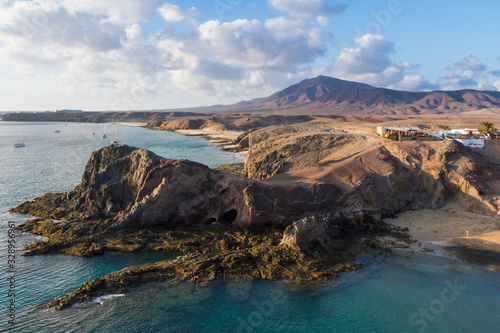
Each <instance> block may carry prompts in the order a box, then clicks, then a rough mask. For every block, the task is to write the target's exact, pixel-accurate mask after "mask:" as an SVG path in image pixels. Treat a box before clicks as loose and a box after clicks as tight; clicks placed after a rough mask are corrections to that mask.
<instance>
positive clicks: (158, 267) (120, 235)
mask: <svg viewBox="0 0 500 333" xmlns="http://www.w3.org/2000/svg"><path fill="white" fill-rule="evenodd" d="M337 222H338V221H337ZM334 223H335V222H334V221H332V220H331V219H328V218H315V217H310V218H304V219H301V220H299V221H297V222H294V223H293V224H291V225H290V226H289V227H288V228H286V229H285V230H284V231H279V230H276V229H268V230H261V231H259V232H250V231H248V230H244V229H241V228H238V227H232V226H223V225H212V226H196V227H191V228H184V229H182V228H181V229H179V228H176V229H173V230H168V229H152V230H119V231H113V232H110V231H104V232H95V231H93V227H92V223H84V222H74V221H67V222H54V221H52V220H44V219H35V220H30V221H28V222H26V223H24V224H22V225H21V226H19V227H18V229H19V230H21V231H23V232H32V233H34V234H38V235H43V236H46V238H45V239H44V240H43V241H41V242H33V243H30V244H28V245H27V246H26V250H27V252H25V253H24V255H38V254H46V253H62V254H67V255H76V256H96V255H101V254H103V253H104V252H105V251H121V252H136V251H142V250H154V251H169V252H177V253H182V254H183V255H181V256H179V257H178V258H177V259H175V260H168V261H162V262H157V263H154V264H146V265H140V266H134V267H128V268H125V269H122V270H120V271H117V272H114V273H111V274H108V275H106V276H104V277H101V278H96V279H94V280H92V281H89V282H88V283H85V284H84V285H83V286H81V287H80V288H79V289H77V290H76V291H75V292H73V293H72V294H70V295H67V296H64V297H62V298H61V299H57V300H54V301H52V302H50V303H49V304H48V305H47V307H49V308H53V309H57V310H61V309H64V308H66V307H68V306H70V305H72V304H74V303H78V302H83V301H91V300H92V298H94V297H97V296H102V295H105V294H109V293H114V292H119V293H125V292H127V291H129V290H130V289H131V288H134V287H137V286H139V285H141V284H143V283H148V282H152V281H161V280H166V279H175V280H178V281H191V282H197V283H207V282H212V281H216V280H220V279H256V278H262V279H268V280H281V281H283V280H285V281H297V282H308V283H311V282H321V281H327V280H328V279H331V278H334V277H338V274H339V273H341V272H346V271H355V270H357V269H360V268H362V267H363V266H362V264H361V263H355V257H356V255H358V254H359V253H361V252H362V251H363V250H365V249H366V248H373V249H375V250H377V251H382V247H383V245H382V244H381V243H380V242H379V241H377V240H376V238H373V235H374V234H379V235H392V237H399V238H400V239H401V240H403V241H405V240H406V241H409V239H406V236H405V235H404V233H402V232H401V231H395V230H390V229H388V228H385V227H383V226H381V227H379V228H378V230H377V231H375V232H374V230H371V231H370V232H368V231H367V230H365V229H364V228H355V229H354V230H349V232H348V233H349V234H341V230H342V227H341V226H340V225H338V224H334ZM367 237H368V238H367ZM365 239H366V241H365V242H362V241H363V240H365Z"/></svg>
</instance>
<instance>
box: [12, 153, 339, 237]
mask: <svg viewBox="0 0 500 333" xmlns="http://www.w3.org/2000/svg"><path fill="white" fill-rule="evenodd" d="M336 193H339V189H337V188H336V187H335V186H334V185H331V184H313V185H310V184H283V185H280V186H271V185H267V184H262V183H260V182H257V181H254V180H250V179H246V178H240V177H236V176H232V175H229V174H227V173H224V172H221V171H217V170H212V169H210V168H208V167H207V166H205V165H202V164H199V163H195V162H191V161H187V160H169V159H165V158H162V157H159V156H157V155H155V154H153V153H152V152H150V151H147V150H143V149H138V148H134V147H128V146H122V145H120V146H109V147H105V148H102V149H100V150H98V151H96V152H94V153H93V154H92V156H91V158H90V159H89V161H88V163H87V166H86V168H85V172H84V174H83V177H82V182H81V183H80V184H79V185H78V186H76V187H75V189H74V190H73V191H71V192H68V193H61V194H49V195H46V196H44V197H42V198H38V199H35V200H34V201H31V202H26V203H23V204H22V205H20V206H19V207H17V208H16V209H14V210H13V211H15V212H19V213H28V214H31V215H34V216H39V217H44V218H47V217H48V218H54V219H64V220H95V221H99V223H97V226H96V227H97V228H101V229H107V228H135V229H140V228H149V227H158V226H163V227H170V226H192V225H208V224H211V223H214V222H218V223H223V224H232V225H236V226H242V227H250V228H252V227H257V228H258V227H263V226H269V225H274V224H279V223H287V221H288V223H289V222H290V221H292V220H293V219H294V218H297V217H299V216H303V215H307V214H310V213H314V212H318V211H322V210H325V209H328V210H332V209H335V208H336V199H337V195H336Z"/></svg>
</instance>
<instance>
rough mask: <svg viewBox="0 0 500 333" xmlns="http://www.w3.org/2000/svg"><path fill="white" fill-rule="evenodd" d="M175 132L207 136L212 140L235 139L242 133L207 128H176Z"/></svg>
mask: <svg viewBox="0 0 500 333" xmlns="http://www.w3.org/2000/svg"><path fill="white" fill-rule="evenodd" d="M176 132H178V133H182V134H184V135H193V136H207V137H210V139H211V140H212V141H223V140H225V141H235V140H236V139H237V138H238V137H239V136H240V135H241V134H243V133H244V132H242V131H214V130H209V129H195V130H193V129H188V130H176Z"/></svg>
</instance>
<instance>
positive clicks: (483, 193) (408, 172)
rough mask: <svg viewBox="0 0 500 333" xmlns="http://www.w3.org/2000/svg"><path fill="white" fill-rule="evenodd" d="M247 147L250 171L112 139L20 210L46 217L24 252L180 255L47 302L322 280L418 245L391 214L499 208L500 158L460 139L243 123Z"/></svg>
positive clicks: (28, 226) (34, 224) (242, 143)
mask: <svg viewBox="0 0 500 333" xmlns="http://www.w3.org/2000/svg"><path fill="white" fill-rule="evenodd" d="M236 143H237V144H238V145H239V147H240V148H242V149H248V150H249V153H248V156H247V158H246V161H245V164H244V165H243V166H240V167H239V168H235V167H234V166H229V167H227V171H229V172H230V173H233V174H230V173H227V172H224V171H220V170H212V169H210V168H208V167H206V166H204V165H201V164H199V163H194V162H191V161H187V160H169V159H165V158H162V157H160V156H157V155H155V154H153V153H152V152H149V151H147V150H143V149H138V148H134V147H129V146H124V145H118V146H109V147H105V148H102V149H100V150H98V151H96V152H94V153H93V154H92V156H91V157H90V159H89V161H88V163H87V166H86V168H85V172H84V174H83V176H82V182H81V183H80V184H79V185H78V186H76V187H75V189H74V190H72V191H70V192H67V193H57V194H47V195H45V196H43V197H40V198H37V199H35V200H33V201H29V202H25V203H23V204H21V205H19V206H18V207H16V208H14V209H12V210H11V212H16V213H22V214H30V215H32V216H35V217H38V219H36V220H30V221H28V222H26V223H25V224H23V225H21V226H20V227H19V229H20V230H22V231H24V232H32V233H34V234H39V235H43V236H45V237H46V238H44V240H43V241H41V242H35V243H30V244H28V245H27V246H26V250H27V251H26V252H25V253H24V255H38V254H44V253H62V254H67V255H77V256H94V255H100V254H103V253H104V252H105V251H122V252H135V251H142V250H156V251H173V252H179V253H182V254H183V255H182V256H181V257H180V258H178V259H177V260H174V261H165V262H159V263H155V264H148V265H142V266H137V267H129V268H125V269H123V270H121V271H118V272H115V273H112V274H109V275H106V276H104V277H102V278H98V279H94V280H92V281H90V282H88V283H86V284H85V285H83V286H82V287H80V288H79V289H78V290H77V291H75V292H74V293H72V294H70V295H67V296H65V297H63V298H61V299H59V300H55V301H53V302H51V303H50V304H49V305H48V306H49V307H50V308H54V309H63V308H65V307H67V306H70V305H71V304H74V303H76V302H81V301H85V300H91V299H92V297H96V296H101V295H103V294H108V293H111V292H120V293H122V292H124V291H126V290H128V289H129V288H133V287H135V286H138V285H140V284H142V283H146V282H151V281H157V280H165V279H176V280H180V281H193V282H199V283H206V282H210V281H215V280H218V279H255V278H264V279H270V280H287V281H288V280H289V281H308V282H311V281H325V280H328V279H330V278H332V277H335V276H337V275H338V274H339V273H340V272H343V271H346V270H356V269H359V268H361V267H362V265H360V264H356V263H355V258H356V256H357V255H358V254H360V253H361V252H362V251H364V250H366V249H374V250H376V251H378V252H379V253H380V254H382V253H383V252H382V251H383V250H384V246H386V245H393V246H394V247H396V248H397V247H402V248H405V247H409V246H410V245H411V244H412V243H413V242H414V241H413V240H412V239H411V238H410V236H409V234H408V233H407V232H406V231H407V230H408V229H404V228H400V227H395V228H393V227H390V226H388V225H386V224H385V223H383V221H382V219H383V218H384V217H387V216H391V215H394V214H398V213H401V212H405V211H409V210H418V209H422V208H432V209H434V208H437V207H441V206H443V205H444V204H445V203H446V202H447V201H449V200H450V199H453V200H456V201H457V202H460V203H461V204H463V206H464V207H467V208H468V209H473V210H477V211H480V212H490V213H492V212H497V211H498V203H499V202H500V201H499V200H498V193H497V191H496V189H495V188H493V187H491V186H490V185H489V182H492V181H497V180H498V179H500V178H499V176H498V175H500V172H499V169H500V167H499V166H500V163H498V161H496V160H489V159H488V158H484V157H482V156H480V155H478V154H476V153H474V152H472V151H471V150H469V149H466V148H465V147H462V146H460V145H459V144H457V143H455V142H453V141H446V142H436V143H420V142H402V143H392V142H387V143H386V142H382V141H380V139H374V138H371V137H369V136H365V135H347V134H344V133H341V134H339V135H332V134H325V133H307V131H306V132H304V131H303V130H302V129H301V128H300V127H297V126H276V127H270V128H266V129H262V130H256V131H254V130H251V131H249V132H246V133H245V134H243V135H242V136H240V137H239V138H238V139H237V141H236ZM234 173H237V174H238V175H240V176H244V177H238V176H236V175H234ZM408 184H415V185H416V186H411V187H409V186H408Z"/></svg>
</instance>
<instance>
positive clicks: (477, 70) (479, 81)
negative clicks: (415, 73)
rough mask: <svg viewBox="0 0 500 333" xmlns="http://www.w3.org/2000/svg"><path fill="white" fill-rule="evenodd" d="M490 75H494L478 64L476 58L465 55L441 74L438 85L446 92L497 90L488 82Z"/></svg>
mask: <svg viewBox="0 0 500 333" xmlns="http://www.w3.org/2000/svg"><path fill="white" fill-rule="evenodd" d="M490 74H492V75H494V72H488V70H487V66H486V65H485V64H483V63H480V62H479V59H478V58H477V57H475V56H472V55H467V56H466V57H465V58H464V59H462V60H460V61H457V62H454V63H453V64H452V66H450V67H449V68H448V69H447V70H446V71H445V72H443V73H442V74H441V76H440V84H441V86H442V87H443V89H446V90H456V89H477V90H495V89H496V90H498V87H497V86H496V85H495V83H491V82H490V81H489V76H490Z"/></svg>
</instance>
